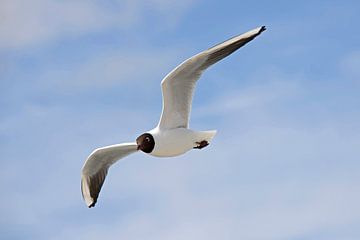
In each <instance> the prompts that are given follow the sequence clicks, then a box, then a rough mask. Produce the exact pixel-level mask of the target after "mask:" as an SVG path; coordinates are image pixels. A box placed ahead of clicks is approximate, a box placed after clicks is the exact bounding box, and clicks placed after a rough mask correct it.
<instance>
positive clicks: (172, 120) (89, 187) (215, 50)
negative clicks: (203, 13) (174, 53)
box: [81, 26, 265, 207]
mask: <svg viewBox="0 0 360 240" xmlns="http://www.w3.org/2000/svg"><path fill="white" fill-rule="evenodd" d="M263 31H265V27H264V26H262V27H259V28H256V29H253V30H251V31H249V32H246V33H244V34H241V35H239V36H236V37H233V38H231V39H229V40H227V41H225V42H223V43H220V44H218V45H216V46H214V47H212V48H209V49H207V50H205V51H203V52H201V53H199V54H197V55H195V56H193V57H191V58H189V59H187V60H186V61H184V62H183V63H181V64H180V65H179V66H177V67H176V68H175V69H174V70H172V71H171V72H170V73H169V74H168V75H167V76H166V77H165V78H164V79H163V80H162V82H161V89H162V95H163V108H162V113H161V117H160V121H159V123H158V125H157V126H156V127H155V128H154V129H152V130H150V131H148V132H147V133H144V134H142V135H140V136H139V137H138V138H137V139H136V142H132V143H122V144H116V145H111V146H107V147H103V148H98V149H96V150H94V151H93V152H92V153H91V154H90V156H89V157H88V158H87V160H86V161H85V164H84V167H83V169H82V174H81V191H82V196H83V198H84V200H85V202H86V204H87V206H88V207H94V206H95V203H96V201H97V198H98V196H99V192H100V189H101V187H102V185H103V183H104V180H105V177H106V175H107V172H108V169H109V167H110V166H111V165H112V164H114V163H115V162H116V161H118V160H119V159H121V158H123V157H125V156H127V155H129V154H131V153H134V152H136V151H138V150H141V151H143V152H145V153H148V154H150V155H153V156H156V157H173V156H178V155H181V154H183V153H185V152H187V151H189V150H191V149H194V148H196V149H201V148H203V147H206V146H207V145H208V144H209V143H210V141H211V139H212V138H213V137H214V136H215V134H216V130H212V131H194V130H191V129H189V128H188V127H189V119H190V110H191V102H192V96H193V93H194V89H195V84H196V82H197V80H198V79H199V78H200V76H201V74H202V72H203V71H204V70H206V69H207V68H208V67H209V66H211V65H212V64H214V63H216V62H218V61H220V60H221V59H223V58H225V57H227V56H229V55H230V54H231V53H233V52H235V51H236V50H237V49H239V48H240V47H242V46H244V45H245V44H246V43H248V42H250V41H251V40H253V39H254V38H255V37H256V36H258V35H259V34H260V33H261V32H263Z"/></svg>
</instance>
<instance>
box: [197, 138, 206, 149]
mask: <svg viewBox="0 0 360 240" xmlns="http://www.w3.org/2000/svg"><path fill="white" fill-rule="evenodd" d="M196 144H197V146H196V147H194V148H196V149H202V148H204V147H206V146H207V145H209V142H208V141H205V140H203V141H201V142H196Z"/></svg>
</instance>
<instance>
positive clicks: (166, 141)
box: [148, 127, 216, 157]
mask: <svg viewBox="0 0 360 240" xmlns="http://www.w3.org/2000/svg"><path fill="white" fill-rule="evenodd" d="M148 133H150V134H151V135H152V136H153V137H154V140H155V147H154V150H153V151H152V152H151V153H149V154H150V155H152V156H155V157H174V156H178V155H181V154H184V153H186V152H187V151H189V150H191V149H193V148H194V147H197V146H198V143H199V142H201V141H207V142H210V141H211V139H212V138H213V137H214V136H215V134H216V130H212V131H193V130H191V129H188V128H175V129H160V128H159V127H156V128H154V129H152V130H150V131H149V132H148Z"/></svg>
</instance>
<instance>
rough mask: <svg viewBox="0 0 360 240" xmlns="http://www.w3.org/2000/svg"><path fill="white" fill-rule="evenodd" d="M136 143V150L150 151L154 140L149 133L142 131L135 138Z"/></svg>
mask: <svg viewBox="0 0 360 240" xmlns="http://www.w3.org/2000/svg"><path fill="white" fill-rule="evenodd" d="M136 144H137V145H138V150H139V149H140V150H141V151H143V152H146V153H151V152H152V150H153V149H154V147H155V140H154V137H153V136H152V135H151V134H150V133H144V134H142V135H140V136H139V137H138V138H137V139H136Z"/></svg>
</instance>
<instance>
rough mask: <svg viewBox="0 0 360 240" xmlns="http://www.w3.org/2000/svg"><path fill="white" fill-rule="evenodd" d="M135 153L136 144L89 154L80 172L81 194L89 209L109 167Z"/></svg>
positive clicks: (117, 146) (123, 144)
mask: <svg viewBox="0 0 360 240" xmlns="http://www.w3.org/2000/svg"><path fill="white" fill-rule="evenodd" d="M136 151H137V144H136V143H122V144H116V145H111V146H107V147H103V148H98V149H96V150H94V151H93V152H92V153H91V154H90V156H89V157H88V158H87V160H86V162H85V164H84V167H83V169H82V172H81V192H82V196H83V198H84V200H85V202H86V205H87V206H88V207H89V208H90V207H94V206H95V203H96V201H97V198H98V196H99V193H100V190H101V187H102V185H103V183H104V181H105V177H106V175H107V172H108V169H109V167H110V166H111V165H112V164H114V163H115V162H116V161H118V160H119V159H120V158H123V157H126V156H127V155H129V154H131V153H133V152H136Z"/></svg>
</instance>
